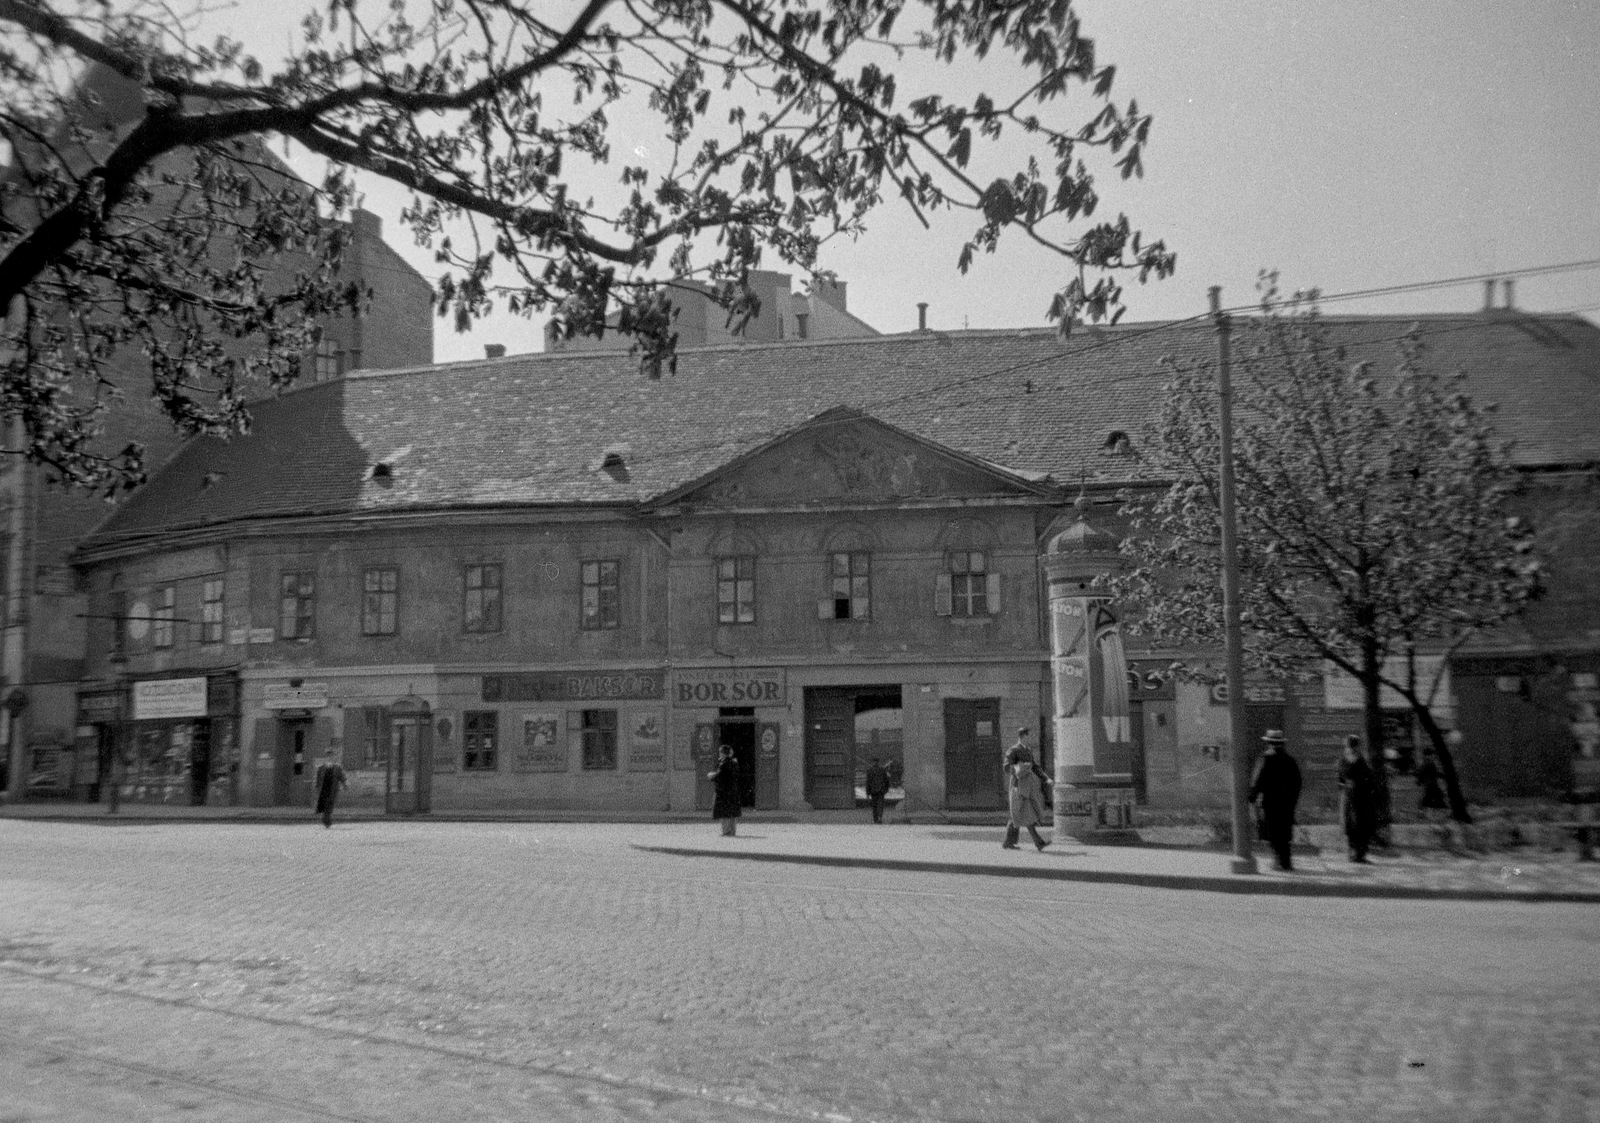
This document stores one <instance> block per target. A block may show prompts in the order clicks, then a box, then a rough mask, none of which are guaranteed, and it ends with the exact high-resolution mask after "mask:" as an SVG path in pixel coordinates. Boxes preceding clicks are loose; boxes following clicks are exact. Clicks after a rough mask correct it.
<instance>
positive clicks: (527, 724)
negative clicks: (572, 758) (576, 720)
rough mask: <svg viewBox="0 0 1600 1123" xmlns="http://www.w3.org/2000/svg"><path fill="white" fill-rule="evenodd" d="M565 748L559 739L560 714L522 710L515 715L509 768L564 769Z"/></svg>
mask: <svg viewBox="0 0 1600 1123" xmlns="http://www.w3.org/2000/svg"><path fill="white" fill-rule="evenodd" d="M566 770H567V749H566V746H565V745H563V744H562V743H561V715H560V714H557V713H537V714H523V715H521V717H519V718H518V719H517V739H516V741H515V743H514V744H513V745H512V746H511V771H513V772H565V771H566Z"/></svg>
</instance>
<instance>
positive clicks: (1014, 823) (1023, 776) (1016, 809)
mask: <svg viewBox="0 0 1600 1123" xmlns="http://www.w3.org/2000/svg"><path fill="white" fill-rule="evenodd" d="M1034 768H1035V765H1034V763H1033V760H1032V759H1031V757H1030V758H1029V759H1027V760H1019V761H1017V762H1015V763H1014V764H1012V765H1011V766H1010V768H1009V772H1010V773H1011V785H1010V797H1011V819H1010V821H1009V822H1007V823H1006V839H1005V841H1004V842H1002V843H1001V844H1000V845H1001V847H1003V848H1004V849H1006V850H1015V849H1017V839H1018V837H1019V836H1020V835H1021V833H1022V828H1023V827H1027V828H1028V834H1030V835H1032V836H1033V844H1034V845H1035V846H1037V847H1038V848H1039V849H1040V850H1043V849H1044V848H1045V847H1046V846H1049V845H1050V844H1049V843H1048V842H1046V841H1045V840H1044V839H1043V838H1041V837H1040V836H1039V824H1040V823H1042V822H1043V821H1044V795H1043V793H1042V791H1041V789H1040V787H1039V775H1038V773H1037V772H1036V771H1035V770H1034Z"/></svg>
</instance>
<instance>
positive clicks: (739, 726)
mask: <svg viewBox="0 0 1600 1123" xmlns="http://www.w3.org/2000/svg"><path fill="white" fill-rule="evenodd" d="M717 744H718V745H727V746H728V747H729V748H730V749H732V750H733V759H734V760H736V761H738V763H739V806H740V807H748V808H751V809H754V808H755V807H756V806H757V801H756V792H757V788H758V787H760V786H762V785H759V784H758V782H757V781H758V780H761V779H764V777H762V776H761V775H760V772H761V762H760V761H759V760H758V759H757V754H756V712H755V710H754V709H746V708H734V707H730V706H725V707H723V709H722V710H721V712H720V715H719V717H718V718H717ZM772 763H776V762H772ZM762 810H763V811H766V810H770V808H766V807H763V808H762Z"/></svg>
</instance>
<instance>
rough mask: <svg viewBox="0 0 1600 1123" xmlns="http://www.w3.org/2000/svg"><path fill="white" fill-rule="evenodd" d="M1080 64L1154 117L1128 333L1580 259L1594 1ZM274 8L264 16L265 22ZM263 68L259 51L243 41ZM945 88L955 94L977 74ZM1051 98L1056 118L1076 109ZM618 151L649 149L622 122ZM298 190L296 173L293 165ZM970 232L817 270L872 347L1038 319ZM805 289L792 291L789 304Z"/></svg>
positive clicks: (257, 33)
mask: <svg viewBox="0 0 1600 1123" xmlns="http://www.w3.org/2000/svg"><path fill="white" fill-rule="evenodd" d="M297 7H299V5H297V4H296V3H295V2H294V0H287V2H286V3H284V4H280V5H273V6H267V5H260V6H258V5H256V4H253V3H252V4H248V5H242V6H241V7H238V8H234V9H221V10H218V11H216V12H215V14H214V15H212V16H211V17H209V19H210V26H211V27H213V28H214V29H215V30H218V31H223V30H226V31H228V32H230V33H232V34H236V35H240V36H241V37H243V38H245V39H246V40H247V42H250V43H251V45H252V46H253V47H256V48H257V49H261V48H262V45H263V44H264V43H265V42H268V41H271V40H272V39H276V40H277V41H278V42H282V39H281V38H278V37H279V36H281V35H282V34H283V31H282V28H281V26H274V24H273V19H281V17H282V14H283V13H285V12H292V11H293V10H294V9H296V8H297ZM1078 8H1079V11H1080V12H1081V14H1082V18H1083V25H1084V31H1085V33H1086V34H1088V35H1090V36H1091V37H1093V38H1094V39H1095V40H1096V43H1097V47H1098V58H1099V60H1100V61H1101V62H1111V63H1114V64H1115V65H1116V67H1117V80H1116V87H1115V91H1114V95H1115V98H1116V99H1117V100H1118V101H1125V100H1126V99H1127V98H1130V97H1132V98H1136V99H1137V100H1138V102H1139V105H1140V108H1141V109H1143V110H1145V111H1148V112H1151V113H1153V115H1154V117H1155V124H1154V128H1153V130H1152V134H1151V138H1150V145H1149V148H1148V150H1147V151H1146V154H1145V160H1144V164H1145V175H1144V178H1143V179H1142V180H1133V181H1130V182H1122V181H1120V180H1118V179H1117V178H1116V176H1115V174H1114V173H1113V172H1111V171H1110V170H1109V169H1107V170H1106V172H1105V173H1104V174H1101V175H1100V176H1099V186H1100V189H1101V194H1102V197H1103V198H1102V204H1101V211H1100V212H1099V213H1098V214H1097V215H1096V218H1097V219H1098V218H1102V217H1108V216H1112V215H1115V214H1116V213H1117V212H1119V211H1123V212H1126V213H1127V214H1128V216H1129V218H1130V220H1131V221H1132V222H1133V224H1134V226H1135V227H1137V228H1139V229H1141V230H1143V231H1144V232H1145V233H1146V234H1147V235H1149V236H1153V237H1160V238H1163V239H1164V240H1165V241H1166V242H1167V244H1168V246H1169V247H1170V248H1172V249H1174V250H1175V251H1176V252H1177V255H1178V270H1177V273H1176V275H1175V276H1173V277H1171V278H1169V279H1167V280H1163V281H1152V282H1151V283H1149V284H1148V285H1144V286H1140V285H1138V284H1136V283H1132V284H1129V286H1128V290H1127V293H1126V296H1125V302H1126V303H1127V305H1128V310H1127V313H1126V321H1127V322H1133V321H1142V320H1158V319H1172V318H1182V317H1187V316H1193V315H1196V314H1199V313H1201V312H1204V311H1205V309H1206V306H1207V289H1208V288H1209V287H1210V286H1212V285H1220V286H1221V287H1222V294H1223V302H1224V303H1225V304H1227V305H1230V306H1234V305H1245V304H1249V303H1250V302H1251V301H1252V300H1253V298H1254V291H1255V283H1256V278H1257V275H1258V273H1259V271H1260V270H1262V269H1275V270H1277V271H1278V272H1279V273H1280V275H1281V278H1282V284H1283V286H1284V287H1285V288H1287V289H1294V288H1308V287H1316V288H1319V289H1321V290H1322V291H1323V292H1324V293H1329V294H1338V293H1348V292H1355V291H1363V290H1368V289H1373V288H1380V287H1387V286H1393V285H1406V284H1412V283H1416V282H1428V281H1435V280H1443V279H1450V278H1458V277H1470V276H1475V275H1478V274H1484V273H1493V272H1499V271H1509V270H1517V269H1528V268H1535V267H1541V266H1549V265H1556V264H1563V263H1569V262H1578V261H1590V260H1595V259H1600V5H1597V4H1595V3H1593V0H1577V2H1572V0H1519V2H1518V3H1515V4H1507V3H1505V2H1504V0H1495V2H1491V0H1403V2H1400V3H1396V2H1393V0H1389V2H1386V3H1371V2H1366V0H1344V2H1342V3H1339V4H1306V3H1300V2H1294V0H1282V2H1273V0H1229V2H1228V3H1227V4H1195V3H1193V2H1192V0H1144V2H1129V0H1122V2H1117V0H1080V2H1079V4H1078ZM267 12H271V13H273V17H272V18H271V19H269V18H268V17H267V16H266V15H265V14H264V13H267ZM261 53H262V54H263V56H264V57H263V61H267V56H270V55H271V54H272V52H271V51H270V50H266V49H262V50H261ZM983 78H984V76H983V74H982V73H981V71H980V70H979V68H975V67H972V66H970V65H968V66H965V67H960V68H958V69H956V70H953V71H948V72H942V73H940V74H939V75H938V81H940V82H941V83H943V84H944V85H946V86H948V87H949V88H950V89H951V90H952V91H959V90H967V89H971V88H975V87H976V86H977V85H978V84H980V83H981V82H982V81H983ZM1090 104H1091V103H1090V102H1089V100H1088V99H1087V97H1086V96H1085V95H1082V94H1079V95H1075V100H1074V101H1073V102H1072V103H1070V105H1071V112H1072V113H1074V114H1075V115H1076V116H1075V117H1074V120H1082V119H1084V118H1086V117H1087V116H1088V115H1089V114H1090V113H1092V112H1093V110H1092V109H1087V110H1086V108H1085V107H1088V106H1090ZM615 139H616V141H617V142H618V143H617V147H618V148H619V149H620V150H623V151H627V150H630V149H632V150H634V151H639V152H643V151H646V150H647V148H648V143H647V138H634V137H631V136H629V135H627V131H626V129H619V132H618V135H617V137H616V138H615ZM291 162H293V163H294V164H295V166H296V167H297V169H298V170H300V171H301V172H302V174H305V175H306V176H307V177H308V178H312V179H315V178H320V177H319V173H318V168H317V164H316V162H315V161H313V160H311V159H308V158H305V157H304V156H303V155H293V154H291ZM367 189H368V196H367V202H366V206H367V208H368V209H369V210H372V211H374V212H376V213H377V214H379V215H380V217H382V218H383V219H384V229H385V234H386V236H387V237H388V238H389V240H390V242H391V244H392V245H394V246H395V248H396V249H397V250H399V251H400V252H401V253H403V254H404V255H405V256H406V257H407V258H408V259H409V260H410V261H411V263H412V264H413V265H414V266H415V267H416V268H417V269H418V270H419V271H421V272H422V273H423V274H424V275H425V276H429V277H432V276H434V275H435V274H436V271H437V267H436V266H435V265H434V264H433V262H432V260H431V255H430V254H429V253H428V251H426V250H423V249H420V248H418V247H416V246H414V245H412V244H411V241H410V238H409V236H408V235H407V233H406V232H405V231H403V230H402V229H401V228H400V226H399V223H398V217H399V213H400V208H401V207H402V206H403V205H404V204H405V202H406V199H405V195H404V193H403V192H402V191H400V190H399V189H395V188H391V187H389V186H387V185H383V184H368V185H367ZM968 232H969V231H968V223H967V222H966V221H965V220H964V219H961V218H958V217H955V216H949V215H946V216H936V217H935V220H934V222H933V225H932V229H929V230H924V229H923V228H922V227H921V225H920V224H919V223H918V222H917V221H916V220H915V219H914V218H913V217H912V216H911V215H910V214H909V213H908V212H906V211H905V210H903V209H902V208H900V207H899V206H898V205H896V204H895V203H892V202H891V203H889V204H886V205H885V207H884V208H883V209H882V210H880V211H879V212H877V213H876V214H875V215H874V216H873V217H872V219H871V220H869V230H868V232H867V233H866V234H865V235H864V236H863V237H861V238H860V239H859V240H858V241H856V242H854V243H843V244H838V243H831V244H829V245H828V246H827V247H825V248H824V250H823V254H822V259H821V262H820V265H821V266H822V267H823V268H826V269H831V270H833V271H834V272H835V273H837V274H838V276H839V277H840V278H841V279H843V280H845V281H847V282H849V295H850V310H851V311H852V312H854V313H855V314H856V315H858V316H860V317H861V318H862V319H864V320H865V321H866V322H867V323H869V324H871V325H872V326H874V327H875V328H877V329H878V330H880V331H883V332H902V331H910V330H913V329H915V328H916V326H917V304H918V302H921V301H926V302H927V303H928V305H929V311H928V326H929V327H931V328H934V329H936V330H958V329H962V328H973V329H978V328H1016V327H1036V326H1042V325H1044V324H1045V323H1046V319H1045V309H1046V308H1047V307H1048V305H1049V301H1050V295H1051V293H1052V292H1054V291H1056V290H1057V289H1059V288H1060V287H1061V286H1062V285H1063V284H1064V283H1065V282H1066V280H1067V279H1068V275H1067V274H1066V273H1065V272H1064V271H1063V262H1062V261H1061V260H1060V259H1059V258H1054V257H1050V256H1047V255H1045V254H1044V253H1043V252H1042V251H1035V250H1032V249H1031V248H1030V247H1028V246H1027V245H1025V244H1024V243H1022V242H1021V241H1016V240H1013V241H1010V242H1009V243H1008V242H1003V243H1002V246H1001V250H1000V252H999V253H998V254H996V255H994V256H984V255H980V256H979V258H978V259H977V261H976V263H975V264H974V266H973V268H972V270H971V271H970V272H969V273H968V274H967V275H965V276H962V275H961V274H960V273H958V272H957V270H956V257H957V253H958V251H959V249H960V246H961V243H962V241H963V239H964V237H965V235H966V234H967V233H968ZM802 284H803V278H801V277H799V276H796V278H795V288H796V289H797V290H798V289H800V288H801V287H802ZM1483 299H1484V296H1483V286H1482V285H1481V283H1474V284H1471V285H1462V286H1455V287H1445V288H1437V289H1427V290H1422V291H1414V292H1408V293H1404V294H1399V295H1393V296H1388V297H1383V298H1373V299H1367V300H1360V301H1348V302H1345V301H1341V302H1338V303H1336V304H1330V305H1329V306H1328V311H1329V312H1340V313H1383V314H1394V315H1405V314H1411V313H1420V312H1452V311H1453V312H1470V311H1474V310H1476V309H1478V308H1480V307H1481V306H1482V303H1483ZM1515 300H1516V304H1517V306H1518V307H1521V308H1524V309H1526V310H1529V311H1543V312H1568V311H1577V312H1581V313H1582V314H1585V315H1587V316H1589V317H1590V318H1591V319H1594V318H1600V268H1595V267H1590V268H1585V269H1578V270H1571V271H1565V272H1560V273H1551V274H1546V275H1543V276H1535V277H1525V278H1522V279H1519V280H1518V281H1517V283H1516V294H1515ZM541 326H542V320H540V319H533V320H527V319H522V318H518V317H508V316H504V315H500V316H496V317H493V318H492V319H490V320H489V321H487V322H485V323H482V324H479V325H477V327H476V328H475V330H474V331H473V332H472V333H470V334H467V335H458V334H457V333H456V332H455V331H454V329H453V327H452V326H451V325H450V324H448V323H446V322H443V321H441V322H439V323H438V324H437V325H436V329H435V357H436V359H437V360H438V361H441V362H447V361H454V360H458V359H468V358H475V357H481V356H482V355H483V348H484V346H485V345H486V344H490V343H500V344H504V345H505V346H506V347H507V348H508V350H509V351H510V352H511V353H513V354H516V353H521V352H528V351H538V350H540V349H541V347H542V343H541Z"/></svg>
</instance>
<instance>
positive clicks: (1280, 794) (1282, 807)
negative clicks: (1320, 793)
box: [1250, 729, 1300, 870]
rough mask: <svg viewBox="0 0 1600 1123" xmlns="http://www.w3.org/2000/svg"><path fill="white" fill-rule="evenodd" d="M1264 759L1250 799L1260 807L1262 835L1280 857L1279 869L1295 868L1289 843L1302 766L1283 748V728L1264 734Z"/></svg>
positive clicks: (1258, 765)
mask: <svg viewBox="0 0 1600 1123" xmlns="http://www.w3.org/2000/svg"><path fill="white" fill-rule="evenodd" d="M1261 741H1262V745H1263V749H1262V753H1261V759H1260V760H1258V761H1256V772H1255V777H1254V778H1253V779H1252V780H1251V781H1250V802H1251V803H1253V804H1256V805H1257V806H1258V807H1259V808H1260V814H1261V834H1262V837H1263V838H1265V839H1266V840H1267V842H1268V844H1269V845H1271V847H1272V852H1273V854H1275V855H1276V856H1277V864H1278V868H1279V869H1280V870H1292V869H1294V858H1293V857H1292V856H1291V854H1290V851H1289V844H1290V842H1291V841H1292V840H1293V839H1294V808H1295V804H1297V803H1299V802H1300V766H1299V765H1298V764H1296V763H1295V761H1294V757H1292V756H1290V755H1289V753H1288V752H1287V751H1286V749H1285V748H1284V739H1283V730H1281V729H1269V730H1267V731H1266V733H1265V734H1263V735H1262V737H1261Z"/></svg>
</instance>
